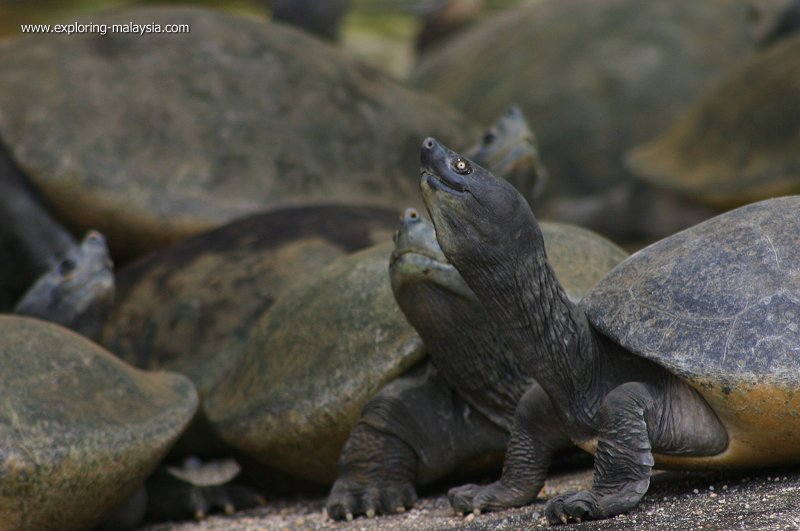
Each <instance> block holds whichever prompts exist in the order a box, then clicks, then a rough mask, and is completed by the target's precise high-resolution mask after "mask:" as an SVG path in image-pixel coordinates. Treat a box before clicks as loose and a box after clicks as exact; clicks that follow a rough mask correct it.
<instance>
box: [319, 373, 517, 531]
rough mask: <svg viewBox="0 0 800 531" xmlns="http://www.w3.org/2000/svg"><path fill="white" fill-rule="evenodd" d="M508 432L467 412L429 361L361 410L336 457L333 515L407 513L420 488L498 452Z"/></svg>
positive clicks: (330, 499) (331, 498)
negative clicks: (355, 423) (419, 486)
mask: <svg viewBox="0 0 800 531" xmlns="http://www.w3.org/2000/svg"><path fill="white" fill-rule="evenodd" d="M507 440H508V433H507V432H506V431H505V430H502V429H501V428H499V427H498V426H496V425H495V424H493V423H492V422H491V421H490V420H489V419H487V418H486V417H485V416H484V415H482V414H480V413H479V412H477V411H475V410H474V409H472V408H470V406H468V405H467V404H466V403H465V402H464V401H463V399H461V398H460V397H459V396H458V395H457V394H456V393H454V392H453V390H452V389H451V388H450V387H449V386H448V385H447V383H446V382H445V380H444V378H442V377H441V375H439V373H438V372H437V371H436V369H435V367H433V365H432V364H431V363H426V364H423V365H422V366H420V367H417V368H415V369H413V370H412V371H410V372H409V374H407V375H404V376H403V377H402V378H399V379H397V380H395V381H394V382H392V383H390V384H389V385H387V386H386V387H384V389H382V390H381V392H380V393H378V395H376V396H375V397H374V398H373V399H372V400H370V402H369V403H368V404H367V406H366V407H365V408H364V412H363V414H362V417H361V419H360V420H359V422H358V424H357V425H356V427H355V428H354V430H353V432H352V434H351V435H350V438H349V439H348V440H347V443H346V444H345V447H344V449H343V451H342V455H341V457H340V459H339V477H338V479H337V480H336V483H334V486H333V489H332V490H331V493H330V495H329V497H328V502H327V509H326V510H327V512H328V516H329V517H331V518H333V519H337V520H345V519H346V520H351V519H352V518H353V517H354V516H358V515H361V514H364V515H366V516H368V517H372V516H375V515H377V514H390V513H395V512H400V511H403V510H405V509H407V508H410V507H411V506H412V505H413V504H414V502H415V501H416V499H417V493H416V489H415V486H418V485H424V484H427V483H431V482H433V481H436V480H438V479H440V478H442V477H444V476H446V475H447V474H449V473H452V472H454V471H456V470H458V469H459V468H460V467H461V466H462V465H463V464H464V463H465V462H469V460H470V459H474V458H478V457H483V456H486V455H490V454H492V453H500V452H502V451H503V449H504V448H505V444H506V442H507Z"/></svg>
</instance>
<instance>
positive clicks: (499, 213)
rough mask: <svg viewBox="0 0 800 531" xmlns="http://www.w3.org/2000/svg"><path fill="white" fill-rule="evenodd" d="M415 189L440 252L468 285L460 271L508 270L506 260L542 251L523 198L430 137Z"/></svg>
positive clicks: (502, 182)
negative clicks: (536, 250)
mask: <svg viewBox="0 0 800 531" xmlns="http://www.w3.org/2000/svg"><path fill="white" fill-rule="evenodd" d="M420 187H421V188H422V196H423V199H424V200H425V205H426V206H427V208H428V212H429V213H430V215H431V218H432V219H433V223H434V225H435V227H436V235H437V239H438V241H439V244H440V245H441V247H442V249H443V251H444V254H445V255H446V256H447V258H448V259H449V260H450V261H451V262H452V263H453V264H454V265H455V266H456V267H457V268H458V270H459V271H460V272H461V274H462V275H464V276H465V277H466V280H467V282H469V283H470V285H472V284H471V280H470V278H469V276H468V275H467V273H466V271H465V267H467V268H469V269H470V270H483V271H490V270H493V269H508V268H507V267H506V265H507V263H508V262H509V260H515V259H516V258H518V257H520V256H521V255H522V254H523V253H527V252H529V250H531V249H542V252H543V249H544V243H543V239H542V234H541V230H540V229H539V226H538V224H537V223H536V219H535V218H534V217H533V213H532V212H531V210H530V207H529V206H528V203H527V201H525V198H523V197H522V195H520V193H519V192H518V191H517V190H516V189H515V188H514V187H513V186H512V185H511V184H509V183H508V182H506V181H505V180H503V179H500V178H498V177H495V176H494V175H492V174H491V173H490V172H489V171H487V170H485V169H484V168H481V167H480V166H478V165H477V164H475V163H474V162H472V161H470V160H469V159H467V158H466V157H463V156H461V155H459V154H458V153H455V152H453V151H452V150H450V149H448V148H447V147H445V146H443V145H442V144H440V143H439V142H437V141H436V140H435V139H433V138H428V139H426V140H425V141H424V142H423V143H422V148H421V182H420ZM473 287H474V286H473Z"/></svg>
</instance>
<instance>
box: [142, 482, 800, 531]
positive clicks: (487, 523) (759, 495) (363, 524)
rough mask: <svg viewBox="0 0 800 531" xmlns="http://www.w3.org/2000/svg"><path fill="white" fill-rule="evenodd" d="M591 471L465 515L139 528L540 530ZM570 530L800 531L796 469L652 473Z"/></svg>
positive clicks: (441, 501) (300, 515)
mask: <svg viewBox="0 0 800 531" xmlns="http://www.w3.org/2000/svg"><path fill="white" fill-rule="evenodd" d="M590 483H591V471H589V470H581V471H577V472H567V473H562V474H559V475H556V476H553V477H552V478H551V479H548V481H547V484H546V485H545V488H544V490H543V492H542V495H541V496H540V499H539V500H537V502H536V503H534V504H533V505H530V506H528V507H525V508H522V509H512V510H508V511H502V512H498V513H490V514H484V515H481V516H478V517H476V516H474V515H470V516H468V517H461V516H455V515H454V514H453V513H452V510H451V509H450V506H449V504H448V503H447V498H446V497H445V496H444V493H443V492H434V493H432V494H430V495H428V496H423V497H422V498H421V499H420V501H419V502H418V504H417V507H415V508H413V509H411V510H410V511H407V512H405V513H403V514H400V515H394V516H383V517H377V518H373V519H366V518H363V517H362V518H357V519H355V520H353V521H352V522H333V521H331V520H327V519H325V517H324V515H323V512H322V509H323V507H324V503H325V500H324V499H323V498H317V499H304V500H276V501H273V502H270V503H269V504H268V505H266V506H264V507H261V508H258V509H254V510H250V511H247V512H242V513H238V514H236V515H234V516H228V517H223V516H216V517H211V518H209V519H207V520H205V521H202V522H187V523H180V524H177V523H176V524H161V525H156V526H150V527H148V528H145V529H146V530H147V531H167V530H169V531H173V530H174V531H211V530H215V531H222V530H226V531H245V530H247V531H250V530H261V529H264V530H292V531H295V530H298V531H299V530H318V529H334V530H353V531H355V530H376V531H395V530H398V531H399V530H420V531H421V530H425V531H428V530H437V531H438V530H448V529H463V530H470V531H478V530H509V531H511V530H519V529H540V528H546V527H548V526H547V523H546V521H545V520H544V518H542V517H541V512H542V510H543V509H544V503H545V501H546V498H549V497H551V496H553V495H554V494H556V493H560V492H566V491H570V490H576V489H580V488H586V487H588V486H589V484H590ZM565 529H570V530H576V531H577V530H612V529H613V530H616V529H646V530H654V531H661V530H664V531H667V530H669V531H673V530H689V529H703V530H751V529H753V530H800V468H791V469H777V470H767V471H757V472H749V473H742V472H737V473H719V472H714V473H685V472H656V473H655V474H654V477H653V480H652V482H651V484H650V490H649V492H648V493H647V495H646V496H645V498H644V500H643V501H642V503H641V504H640V505H639V507H638V508H637V509H636V510H634V511H633V512H631V513H629V514H626V515H621V516H617V517H616V518H612V519H609V520H604V521H598V522H583V523H580V524H570V525H569V526H568V527H567V528H565Z"/></svg>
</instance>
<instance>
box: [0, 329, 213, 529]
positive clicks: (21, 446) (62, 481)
mask: <svg viewBox="0 0 800 531" xmlns="http://www.w3.org/2000/svg"><path fill="white" fill-rule="evenodd" d="M0 374H2V378H1V379H0V396H2V397H3V400H2V404H1V405H0V477H2V481H0V521H1V522H2V527H3V529H89V528H92V527H93V526H95V525H97V524H98V523H99V522H100V521H101V520H102V519H103V518H104V517H105V516H106V515H107V514H108V513H109V511H110V510H112V509H114V508H115V506H116V505H118V504H119V503H120V502H121V501H123V500H125V499H126V498H127V497H128V496H130V495H131V494H132V493H133V492H134V491H135V490H136V489H137V488H138V487H139V486H141V485H142V483H143V481H144V480H145V478H146V477H147V476H148V475H149V474H150V472H151V471H152V470H153V468H154V467H155V466H156V464H157V463H158V462H159V461H160V459H161V458H162V457H163V455H164V454H165V453H166V451H167V450H168V448H169V447H170V445H171V444H172V443H173V442H174V440H175V439H176V438H177V436H178V435H179V434H180V433H181V431H182V430H183V429H184V427H185V426H186V424H187V423H188V422H189V419H191V417H192V415H193V413H194V411H195V408H196V407H197V394H196V392H195V390H194V387H193V386H192V384H191V383H190V382H189V381H188V380H187V379H186V378H184V377H182V376H180V375H177V374H171V373H166V372H153V373H146V372H142V371H140V370H138V369H135V368H133V367H130V366H129V365H127V364H126V363H124V362H122V361H120V360H119V359H117V358H116V357H115V356H113V355H112V354H110V353H108V352H107V351H105V350H103V349H102V348H100V347H98V346H97V345H95V344H94V343H92V342H91V341H89V340H87V339H86V338H84V337H82V336H79V335H77V334H75V333H74V332H71V331H69V330H67V329H65V328H62V327H60V326H58V325H54V324H52V323H47V322H45V321H39V320H37V319H33V318H29V317H16V316H0Z"/></svg>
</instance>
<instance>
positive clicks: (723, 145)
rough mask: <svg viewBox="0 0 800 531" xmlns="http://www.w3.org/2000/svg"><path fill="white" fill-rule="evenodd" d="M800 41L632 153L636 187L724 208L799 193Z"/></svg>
mask: <svg viewBox="0 0 800 531" xmlns="http://www.w3.org/2000/svg"><path fill="white" fill-rule="evenodd" d="M798 145H800V36H795V37H792V38H787V39H786V40H785V41H783V42H780V43H778V44H776V45H775V46H773V47H771V48H769V49H768V50H767V51H765V52H763V53H761V54H759V55H756V56H754V57H752V58H750V60H748V61H746V62H745V63H744V64H742V65H741V66H739V67H737V68H735V69H734V70H733V71H731V72H730V73H729V74H728V75H727V76H725V77H724V78H723V79H722V80H720V82H719V83H718V84H717V85H716V86H715V87H714V88H713V89H712V90H710V91H709V92H708V93H707V94H706V95H705V96H704V97H703V98H702V99H700V100H699V101H698V102H697V103H696V104H695V105H694V106H692V107H691V108H690V109H689V110H688V111H687V112H685V113H684V114H682V115H681V116H680V117H679V118H678V119H677V120H676V121H675V123H674V124H673V125H672V127H670V128H669V129H668V130H667V131H666V133H664V134H663V135H662V136H660V137H659V138H658V139H656V140H654V141H653V142H650V143H648V144H644V145H642V146H641V147H638V148H636V149H634V150H632V151H631V152H630V153H629V154H628V157H627V163H628V166H629V167H630V169H631V171H632V172H633V173H634V174H635V175H637V176H638V177H640V178H641V179H642V180H644V181H646V182H648V183H650V184H652V185H654V186H657V187H662V188H668V189H671V190H675V191H677V192H679V193H681V194H683V195H687V196H689V197H691V198H693V199H695V200H697V201H701V202H704V203H707V204H710V205H712V206H715V207H717V208H723V209H728V208H732V207H735V206H739V205H741V204H744V203H748V202H751V201H755V200H759V199H764V198H767V197H774V196H777V195H783V194H788V193H795V192H798V191H800V150H798V149H797V146H798Z"/></svg>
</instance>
